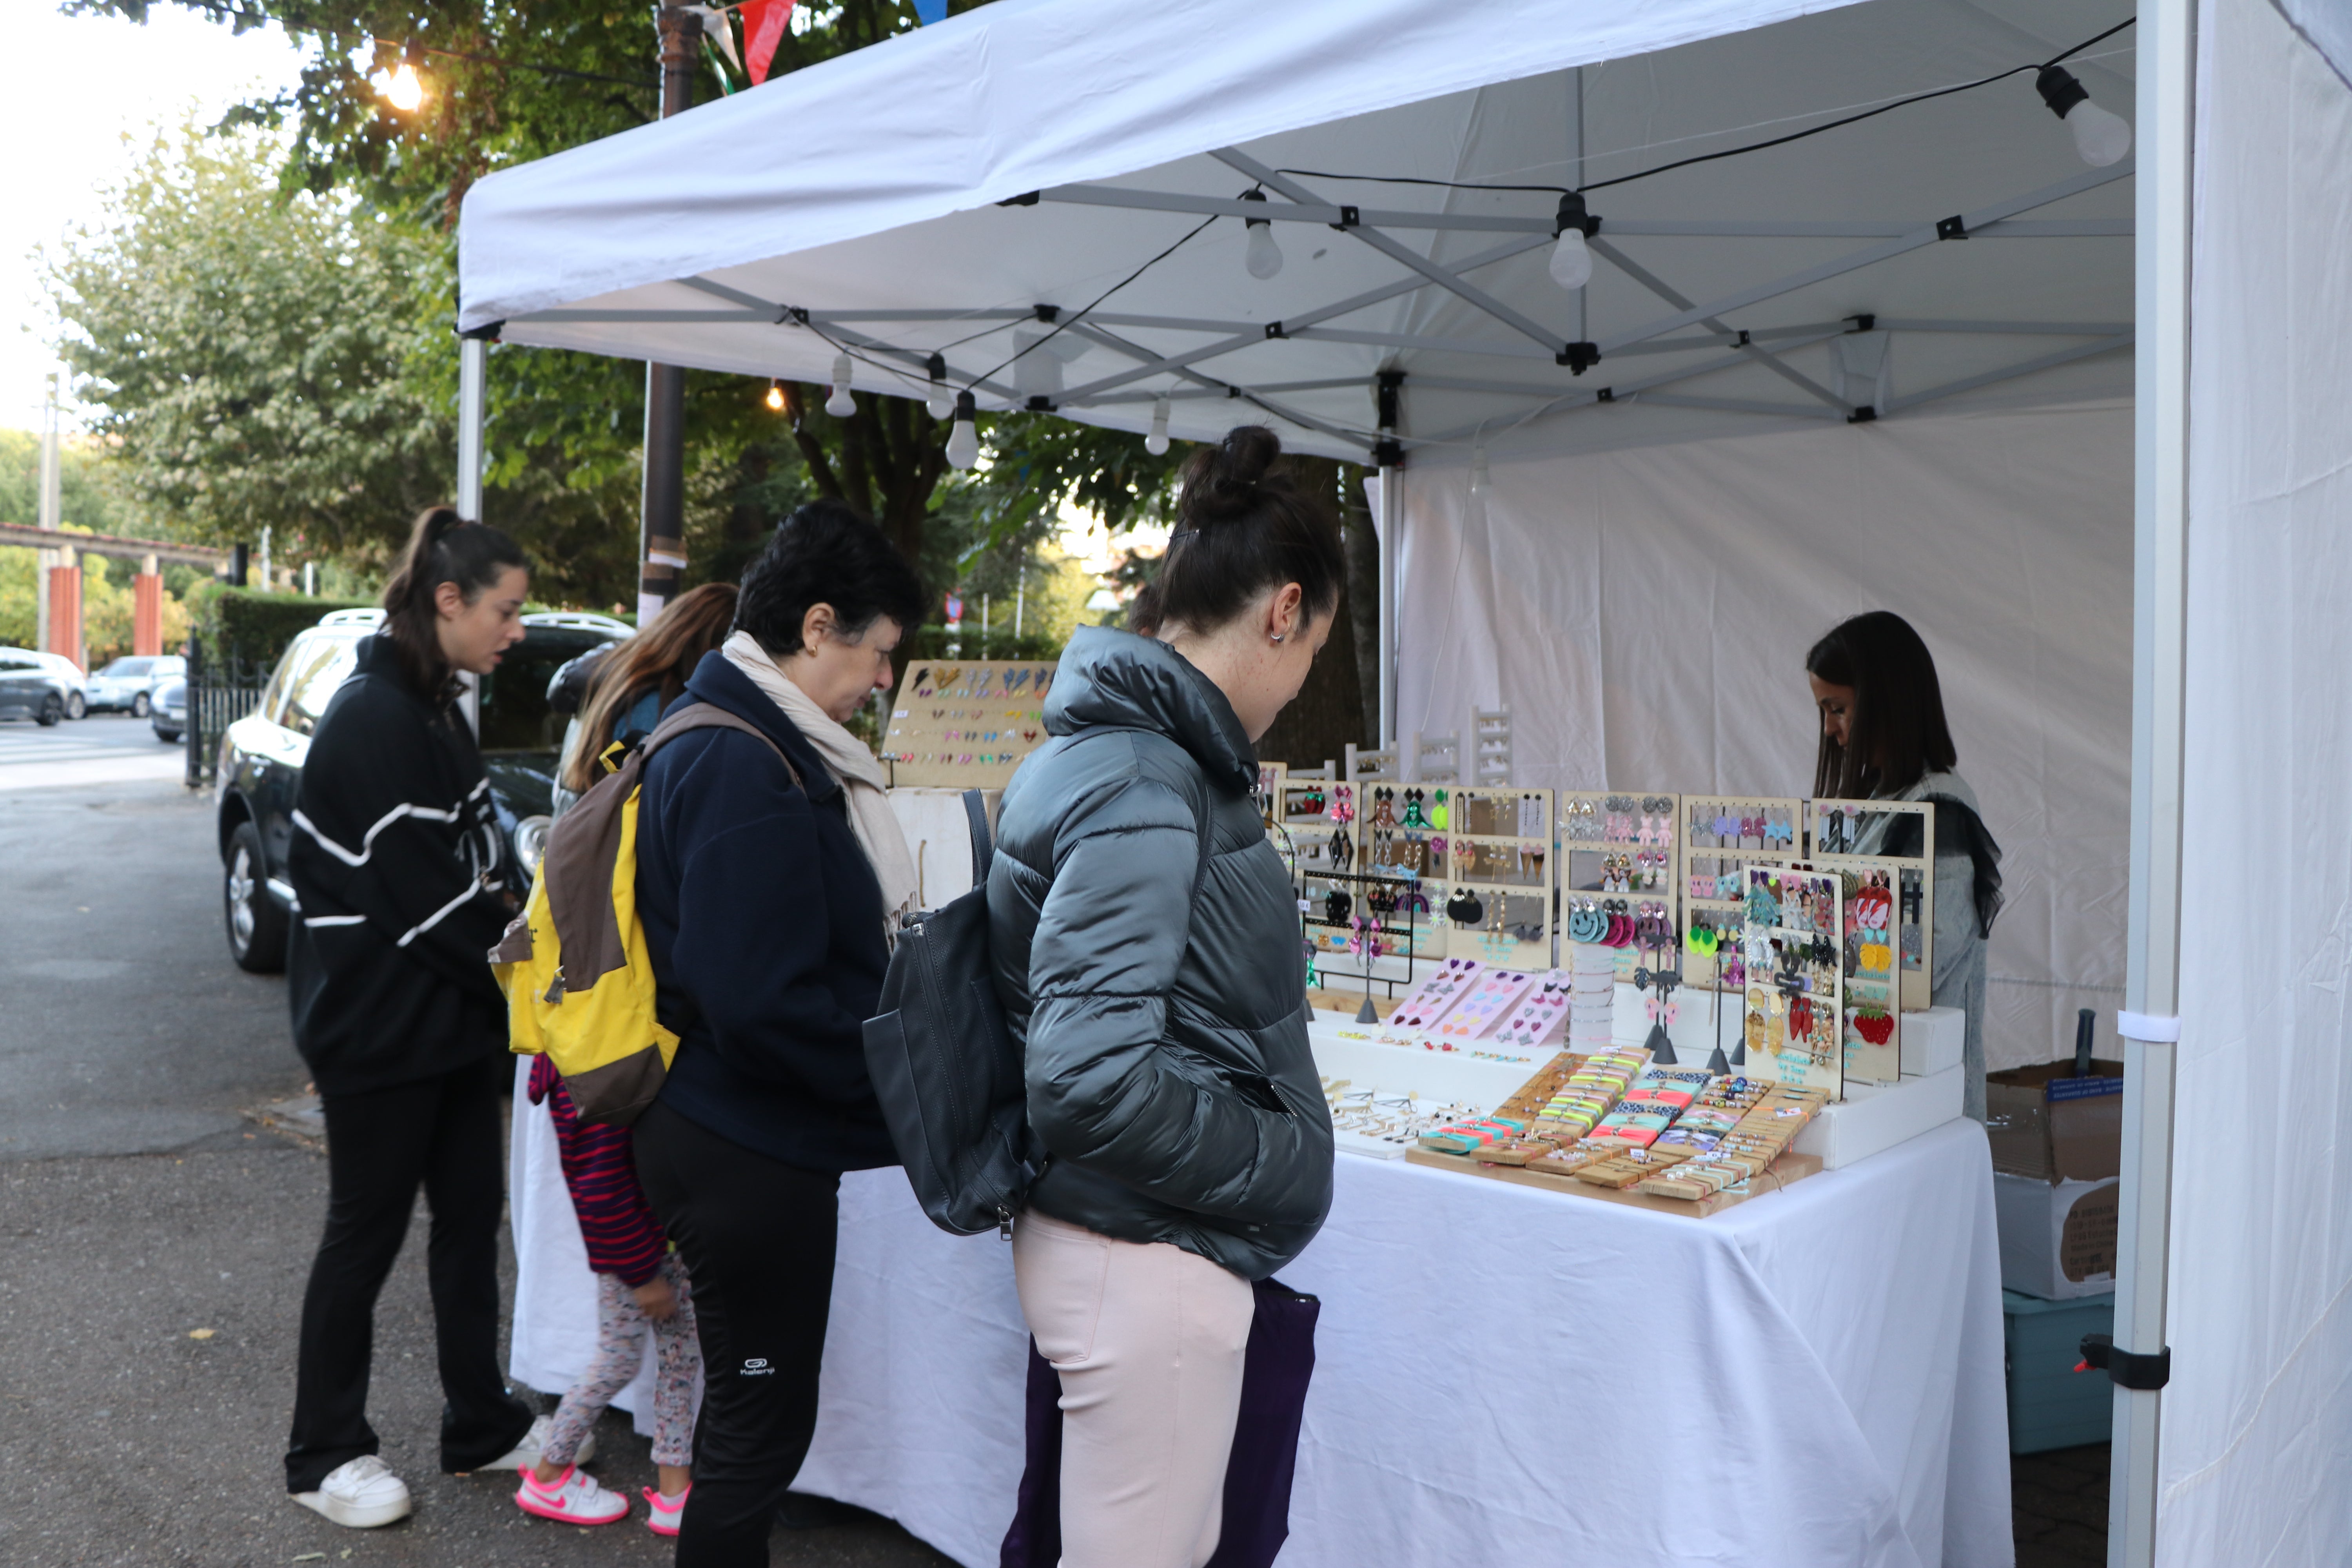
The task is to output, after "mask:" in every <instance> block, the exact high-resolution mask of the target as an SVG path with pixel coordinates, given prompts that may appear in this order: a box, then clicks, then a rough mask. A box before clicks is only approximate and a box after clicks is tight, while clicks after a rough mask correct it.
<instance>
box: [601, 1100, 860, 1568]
mask: <svg viewBox="0 0 2352 1568" xmlns="http://www.w3.org/2000/svg"><path fill="white" fill-rule="evenodd" d="M635 1131H636V1137H635V1147H636V1160H637V1180H638V1181H639V1182H640V1183H642V1184H644V1186H645V1189H646V1197H647V1198H648V1199H649V1200H651V1202H652V1204H653V1205H654V1213H655V1214H656V1215H659V1216H660V1217H661V1222H662V1226H663V1228H664V1229H666V1230H667V1231H668V1232H669V1237H670V1239H671V1240H672V1241H674V1242H676V1243H677V1250H678V1255H679V1256H680V1257H681V1258H684V1259H685V1262H686V1271H687V1274H688V1277H689V1278H690V1279H693V1281H694V1310H695V1314H696V1321H697V1324H698V1327H699V1328H700V1330H701V1332H702V1375H703V1378H704V1380H705V1382H704V1388H703V1395H702V1416H701V1419H700V1421H699V1423H698V1425H697V1426H696V1428H695V1433H694V1491H693V1493H692V1495H691V1496H689V1497H688V1499H687V1503H686V1518H685V1520H684V1521H682V1523H681V1526H680V1528H679V1531H678V1538H677V1568H763V1565H764V1564H765V1563H767V1561H768V1532H769V1531H770V1530H771V1529H772V1528H773V1526H774V1524H775V1520H776V1511H777V1510H778V1509H779V1508H780V1507H782V1503H783V1500H784V1493H785V1491H786V1490H787V1489H790V1488H791V1486H792V1484H793V1477H794V1476H795V1475H798V1474H799V1473H800V1468H801V1460H802V1459H803V1458H806V1457H807V1455H808V1447H809V1437H810V1436H811V1435H812V1434H814V1432H815V1430H816V1384H817V1370H818V1368H819V1366H820V1365H821V1364H822V1363H823V1362H824V1325H825V1315H826V1311H827V1309H828V1308H829V1307H830V1305H831V1303H832V1300H833V1252H834V1240H835V1234H836V1231H837V1229H838V1226H839V1221H840V1210H839V1198H840V1189H841V1178H840V1176H838V1175H837V1174H835V1173H831V1172H820V1171H802V1170H795V1169H794V1168H793V1167H792V1166H790V1165H787V1164H784V1163H781V1162H779V1161H775V1160H772V1159H770V1158H768V1157H767V1156H766V1155H764V1154H755V1153H753V1152H751V1150H749V1149H746V1148H744V1147H743V1146H742V1145H740V1144H739V1143H730V1142H728V1141H727V1140H726V1139H724V1138H721V1137H719V1135H718V1134H717V1133H715V1132H709V1131H705V1130H704V1129H702V1128H701V1127H699V1126H698V1125H696V1124H695V1123H694V1122H691V1121H688V1120H687V1119H686V1118H684V1117H682V1116H680V1115H678V1114H677V1112H676V1111H674V1110H670V1109H669V1108H668V1107H667V1106H665V1105H663V1104H662V1103H661V1102H660V1101H658V1100H656V1101H655V1102H654V1104H653V1106H652V1107H651V1108H650V1109H649V1110H646V1113H645V1115H644V1116H642V1117H640V1118H639V1119H638V1121H637V1124H636V1129H635Z"/></svg>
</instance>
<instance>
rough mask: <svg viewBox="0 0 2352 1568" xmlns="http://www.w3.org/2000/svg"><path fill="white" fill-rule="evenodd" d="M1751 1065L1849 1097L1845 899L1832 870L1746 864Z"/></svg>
mask: <svg viewBox="0 0 2352 1568" xmlns="http://www.w3.org/2000/svg"><path fill="white" fill-rule="evenodd" d="M1746 875H1747V879H1748V880H1747V889H1748V891H1747V899H1746V907H1745V909H1744V910H1742V911H1741V912H1742V914H1743V916H1744V921H1743V924H1742V926H1741V931H1742V936H1741V939H1740V955H1741V958H1742V960H1743V961H1744V963H1745V964H1746V968H1747V973H1748V986H1747V992H1746V996H1747V1019H1746V1025H1747V1031H1748V1067H1749V1069H1750V1070H1756V1069H1759V1068H1762V1067H1764V1066H1765V1065H1767V1064H1771V1065H1773V1066H1774V1068H1775V1069H1776V1071H1777V1072H1778V1074H1779V1077H1780V1081H1781V1082H1783V1083H1788V1084H1798V1085H1801V1086H1804V1087H1807V1088H1811V1089H1820V1090H1822V1092H1823V1093H1825V1094H1826V1095H1827V1096H1828V1097H1829V1098H1830V1099H1832V1100H1843V1099H1844V1098H1845V1049H1844V1041H1843V1034H1844V1020H1845V1005H1844V1004H1845V965H1844V962H1843V956H1844V955H1843V943H1844V931H1843V898H1842V896H1841V890H1840V885H1839V878H1838V874H1837V873H1836V872H1834V871H1828V872H1823V871H1798V870H1791V869H1783V868H1775V867H1770V866H1750V867H1749V868H1748V870H1747V873H1746Z"/></svg>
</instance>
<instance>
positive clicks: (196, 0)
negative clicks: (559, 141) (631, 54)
mask: <svg viewBox="0 0 2352 1568" xmlns="http://www.w3.org/2000/svg"><path fill="white" fill-rule="evenodd" d="M179 4H181V5H185V6H186V7H188V8H189V9H190V10H194V11H203V12H206V13H208V14H209V15H211V16H217V17H221V18H223V19H225V20H230V21H245V22H262V23H267V24H269V25H271V26H276V27H277V28H278V30H280V31H281V32H284V33H287V34H289V35H293V36H299V35H300V34H304V33H308V34H310V36H311V37H316V38H318V39H320V40H321V41H332V42H335V43H341V40H342V39H345V38H351V37H357V38H362V39H364V40H366V41H367V42H368V43H371V44H373V45H375V46H377V47H380V48H383V47H388V48H396V49H398V50H400V51H401V53H402V54H403V55H404V56H410V55H438V56H439V57H441V58H443V59H452V60H470V61H472V62H473V63H475V64H476V65H487V66H499V67H503V68H506V69H508V70H526V71H537V72H539V73H540V74H541V76H560V77H568V78H570V79H572V80H573V81H601V82H607V83H610V84H611V85H613V86H614V87H639V88H657V87H659V86H660V85H661V82H660V79H659V78H657V77H651V76H645V77H622V76H607V75H604V73H603V72H601V71H583V70H574V69H572V68H571V67H569V66H548V65H541V64H539V63H537V62H536V61H532V60H510V59H508V58H505V57H504V56H501V55H483V54H475V53H472V52H471V51H469V50H466V49H445V48H442V47H439V46H437V45H434V44H425V43H418V42H417V41H415V39H413V38H384V37H377V36H376V35H374V34H373V33H365V32H361V31H359V30H358V29H357V28H344V27H338V26H334V25H333V24H331V23H305V22H292V21H289V20H288V19H287V18H285V17H283V16H271V15H269V14H268V12H266V11H253V10H248V9H247V8H246V7H244V6H241V5H229V4H227V3H226V0H179Z"/></svg>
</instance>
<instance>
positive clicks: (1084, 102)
mask: <svg viewBox="0 0 2352 1568" xmlns="http://www.w3.org/2000/svg"><path fill="white" fill-rule="evenodd" d="M1854 3H1856V0H1621V3H1619V4H1613V5H1600V4H1594V3H1591V0H1452V3H1450V4H1447V5H1430V4H1428V3H1427V0H1281V3H1280V4H1278V5H1265V4H1264V0H1177V3H1174V4H1168V3H1154V0H999V3H998V4H996V5H989V6H985V7H983V8H982V9H981V10H978V11H972V12H967V13H965V14H964V15H962V16H955V17H951V18H950V19H949V20H947V21H945V22H942V23H939V24H936V25H934V26H928V27H924V28H922V29H920V30H919V31H918V32H914V33H910V34H907V35H905V36H903V37H898V38H893V39H891V40H889V41H888V42H887V43H883V44H878V45H876V46H874V47H870V48H865V49H859V50H856V51H855V52H853V53H851V54H847V55H843V56H839V57H837V58H834V59H830V60H826V61H824V62H822V63H820V64H818V65H814V66H811V67H808V68H805V69H803V70H798V71H793V72H792V73H790V74H789V75H786V76H782V77H779V78H776V79H772V80H771V81H769V82H767V83H766V84H764V85H762V86H761V87H758V88H754V89H751V90H749V91H745V92H741V93H738V94H736V95H735V96H733V97H731V98H728V99H724V100H719V101H718V102H715V103H709V104H705V105H702V106H700V107H698V108H697V109H695V110H692V111H691V112H689V113H688V114H684V115H680V116H678V117H677V118H675V119H672V120H667V121H659V122H657V123H655V124H652V125H647V126H644V127H641V128H640V129H638V130H635V131H632V132H625V134H622V135H619V136H614V137H608V138H606V139H604V140H603V141H600V142H590V143H588V144H587V145H585V146H582V147H575V148H573V149H572V150H571V151H569V152H565V153H558V154H556V155H554V156H553V157H550V158H543V159H541V160H539V161H537V162H534V163H528V164H524V165H522V166H520V167H517V168H511V169H505V170H501V171H499V173H497V174H491V175H489V176H488V177H487V178H485V179H483V180H482V181H481V182H480V183H478V184H476V185H475V186H474V187H473V188H472V189H471V190H470V191H468V192H467V195H466V200H465V207H464V213H463V222H462V225H461V226H460V230H459V236H460V237H459V246H458V252H459V255H458V276H459V289H460V300H461V309H460V310H459V316H458V325H459V327H460V329H461V330H464V331H472V330H474V329H475V328H478V327H482V326H486V325H488V324H490V323H492V322H495V321H504V320H506V319H508V318H509V317H513V316H519V315H521V314H524V313H525V312H528V311H531V310H545V309H547V308H549V307H551V306H557V305H563V304H568V303H571V302H572V301H575V300H586V299H591V298H593V297H595V296H598V295H603V294H609V293H612V292H614V291H615V290H618V289H631V288H637V287H641V286H644V285H646V284H652V283H660V282H665V281H668V280H670V279H680V278H688V277H693V276H696V275H698V274H700V273H704V272H708V271H710V270H713V269H716V268H728V267H736V266H741V265H743V264H746V263H749V262H753V261H758V260H761V259H763V258H769V257H774V256H784V255H789V254H792V253H793V252H796V251H801V250H806V249H810V248H813V247H817V246H823V245H830V244H835V243H837V242H839V241H842V240H847V239H855V238H859V237H864V236H866V235H873V234H879V233H883V232H885V231H887V230H890V229H894V228H898V227H901V226H905V225H908V224H914V223H920V222H924V221H926V220H929V219H931V218H937V217H942V216H947V215H949V214H951V213H956V212H962V211H966V210H969V209H971V208H974V207H978V206H982V205H987V204H989V203H992V202H998V201H1003V200H1005V199H1007V198H1010V197H1013V196H1018V195H1025V194H1026V193H1028V192H1031V191H1034V190H1040V189H1043V188H1045V187H1046V186H1048V185H1057V184H1071V183H1075V182H1082V181H1088V180H1099V179H1108V178H1111V177H1114V176H1117V175H1120V174H1131V173H1133V172H1134V171H1136V170H1138V169H1144V168H1150V167H1152V166H1154V165H1157V164H1160V163H1167V162H1169V161H1170V160H1171V159H1176V158H1181V157H1187V156H1191V155H1193V154H1196V153H1204V152H1209V151H1213V150H1214V149H1217V148H1221V147H1229V146H1234V145H1236V144H1239V143H1244V142H1251V141H1254V140H1256V139H1258V138H1260V137H1265V136H1270V135H1275V134H1278V133H1280V132H1286V131H1292V130H1297V129H1298V128H1300V127H1303V126H1310V125H1319V124H1323V123H1326V122H1328V121H1334V120H1339V119H1343V118H1346V117H1348V116H1350V115H1357V114H1363V113H1368V112H1370V111H1372V110H1381V109H1388V108H1392V107H1394V106H1396V105H1399V104H1405V103H1415V102H1420V101H1422V100H1426V99H1431V98H1435V97H1438V96H1440V95H1442V94H1444V93H1449V92H1456V91H1462V90H1465V89H1472V88H1477V87H1482V86H1486V85H1487V84H1489V83H1493V82H1497V81H1508V80H1515V79H1519V78H1522V77H1528V76H1534V75H1537V74H1539V73H1542V72H1545V71H1553V70H1562V69H1566V68H1570V67H1574V66H1580V65H1590V64H1594V63H1597V62H1600V61H1603V60H1610V59H1622V58H1626V57H1629V56H1633V55H1640V54H1645V53H1648V52H1651V51H1653V50H1657V49H1664V48H1669V47H1674V46H1675V45H1678V44H1687V43H1692V42H1696V41H1697V40H1700V39H1703V38H1711V37H1721V36H1724V35H1726V34H1730V33H1738V32H1743V31H1746V30H1748V29H1749V28H1754V27H1761V26H1768V25H1769V24H1771V23H1775V22H1780V21H1786V20H1789V19H1790V18H1792V17H1798V16H1808V15H1811V14H1812V13H1815V12H1821V11H1832V10H1836V9H1839V8H1841V7H1843V6H1844V5H1852V4H1854ZM1204 40H1208V41H1210V42H1211V43H1212V44H1213V47H1202V45H1203V41H1204ZM1179 59H1181V60H1182V61H1183V62H1184V68H1183V69H1182V70H1181V71H1178V70H1171V69H1170V68H1169V62H1171V61H1172V60H1179ZM877 101H879V102H884V103H887V105H888V106H889V108H888V109H887V110H883V111H878V112H877ZM1006 127H1019V128H1020V132H1021V133H1020V135H1019V137H1018V138H1017V139H1007V138H1005V137H1003V135H1002V132H1003V129H1004V128H1006ZM600 218H609V219H610V221H609V222H606V223H600V222H599V221H598V220H599V219H600ZM648 230H652V231H654V232H656V233H658V234H659V235H660V236H661V238H662V242H661V243H659V244H650V245H649V244H647V243H646V235H647V232H648ZM599 234H601V235H603V236H604V239H603V240H602V241H601V242H600V241H599V240H598V238H597V236H598V235H599ZM557 236H560V237H561V243H560V244H551V243H550V241H551V237H557Z"/></svg>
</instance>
